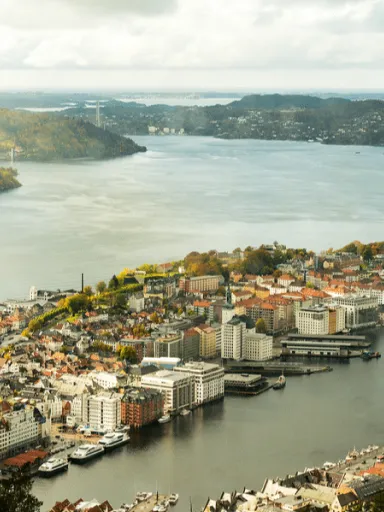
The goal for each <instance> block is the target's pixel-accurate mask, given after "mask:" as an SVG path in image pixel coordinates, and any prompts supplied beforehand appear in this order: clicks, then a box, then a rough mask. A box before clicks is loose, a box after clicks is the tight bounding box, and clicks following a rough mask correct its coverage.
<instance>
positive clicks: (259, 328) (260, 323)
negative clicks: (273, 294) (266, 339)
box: [256, 318, 267, 333]
mask: <svg viewBox="0 0 384 512" xmlns="http://www.w3.org/2000/svg"><path fill="white" fill-rule="evenodd" d="M256 332H259V333H266V332H267V326H266V324H265V320H264V318H259V319H258V320H257V322H256Z"/></svg>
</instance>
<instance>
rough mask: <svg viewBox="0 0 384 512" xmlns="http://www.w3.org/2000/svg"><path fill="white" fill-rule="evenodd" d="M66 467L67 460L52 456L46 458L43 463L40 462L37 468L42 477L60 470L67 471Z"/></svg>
mask: <svg viewBox="0 0 384 512" xmlns="http://www.w3.org/2000/svg"><path fill="white" fill-rule="evenodd" d="M67 469H68V460H67V459H60V458H58V457H52V458H50V459H48V460H47V461H46V462H44V464H42V465H41V466H40V467H39V469H38V474H39V475H40V476H44V477H50V476H53V475H56V474H57V473H61V472H62V471H67Z"/></svg>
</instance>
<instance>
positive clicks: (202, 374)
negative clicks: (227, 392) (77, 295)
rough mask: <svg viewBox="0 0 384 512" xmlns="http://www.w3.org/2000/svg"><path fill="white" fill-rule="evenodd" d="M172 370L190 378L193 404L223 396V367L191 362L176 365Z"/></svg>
mask: <svg viewBox="0 0 384 512" xmlns="http://www.w3.org/2000/svg"><path fill="white" fill-rule="evenodd" d="M174 371H175V372H180V373H184V374H186V375H189V376H190V377H191V378H192V380H193V382H194V388H195V393H194V395H195V396H194V400H193V401H194V403H195V404H197V405H200V404H203V403H205V402H211V401H212V400H217V399H219V398H222V397H223V396H224V368H222V367H221V366H219V365H218V364H212V363H203V362H191V363H186V364H185V365H184V366H176V367H175V368H174Z"/></svg>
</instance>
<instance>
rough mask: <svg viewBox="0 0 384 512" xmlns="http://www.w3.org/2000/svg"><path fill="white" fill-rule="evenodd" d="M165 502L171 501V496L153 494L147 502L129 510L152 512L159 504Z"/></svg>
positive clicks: (133, 511) (130, 511)
mask: <svg viewBox="0 0 384 512" xmlns="http://www.w3.org/2000/svg"><path fill="white" fill-rule="evenodd" d="M164 501H169V496H168V495H167V494H159V495H156V494H153V495H152V496H151V497H150V498H148V499H147V500H144V501H142V502H140V503H138V504H137V505H135V506H134V507H133V508H131V509H129V512H152V510H153V509H154V507H155V506H156V505H157V504H160V503H162V502H164Z"/></svg>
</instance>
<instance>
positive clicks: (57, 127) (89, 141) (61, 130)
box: [0, 109, 146, 161]
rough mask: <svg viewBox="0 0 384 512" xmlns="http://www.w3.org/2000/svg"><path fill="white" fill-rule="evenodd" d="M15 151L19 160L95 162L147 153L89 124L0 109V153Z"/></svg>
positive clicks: (126, 140)
mask: <svg viewBox="0 0 384 512" xmlns="http://www.w3.org/2000/svg"><path fill="white" fill-rule="evenodd" d="M11 148H15V151H16V156H17V159H19V160H37V161H52V160H65V159H74V158H90V159H95V160H101V159H108V158H116V157H119V156H126V155H133V154H134V153H138V152H143V151H146V148H145V147H143V146H139V145H138V144H136V143H135V142H133V140H131V139H129V138H126V137H122V136H121V135H118V134H116V133H112V132H110V131H108V130H103V129H102V128H98V127H97V126H95V125H94V124H92V123H90V122H89V121H85V120H82V119H79V118H77V119H73V118H62V117H59V116H55V115H52V114H36V113H30V112H22V111H11V110H6V109H0V153H2V154H3V156H4V155H5V154H7V153H9V151H10V150H11Z"/></svg>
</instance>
